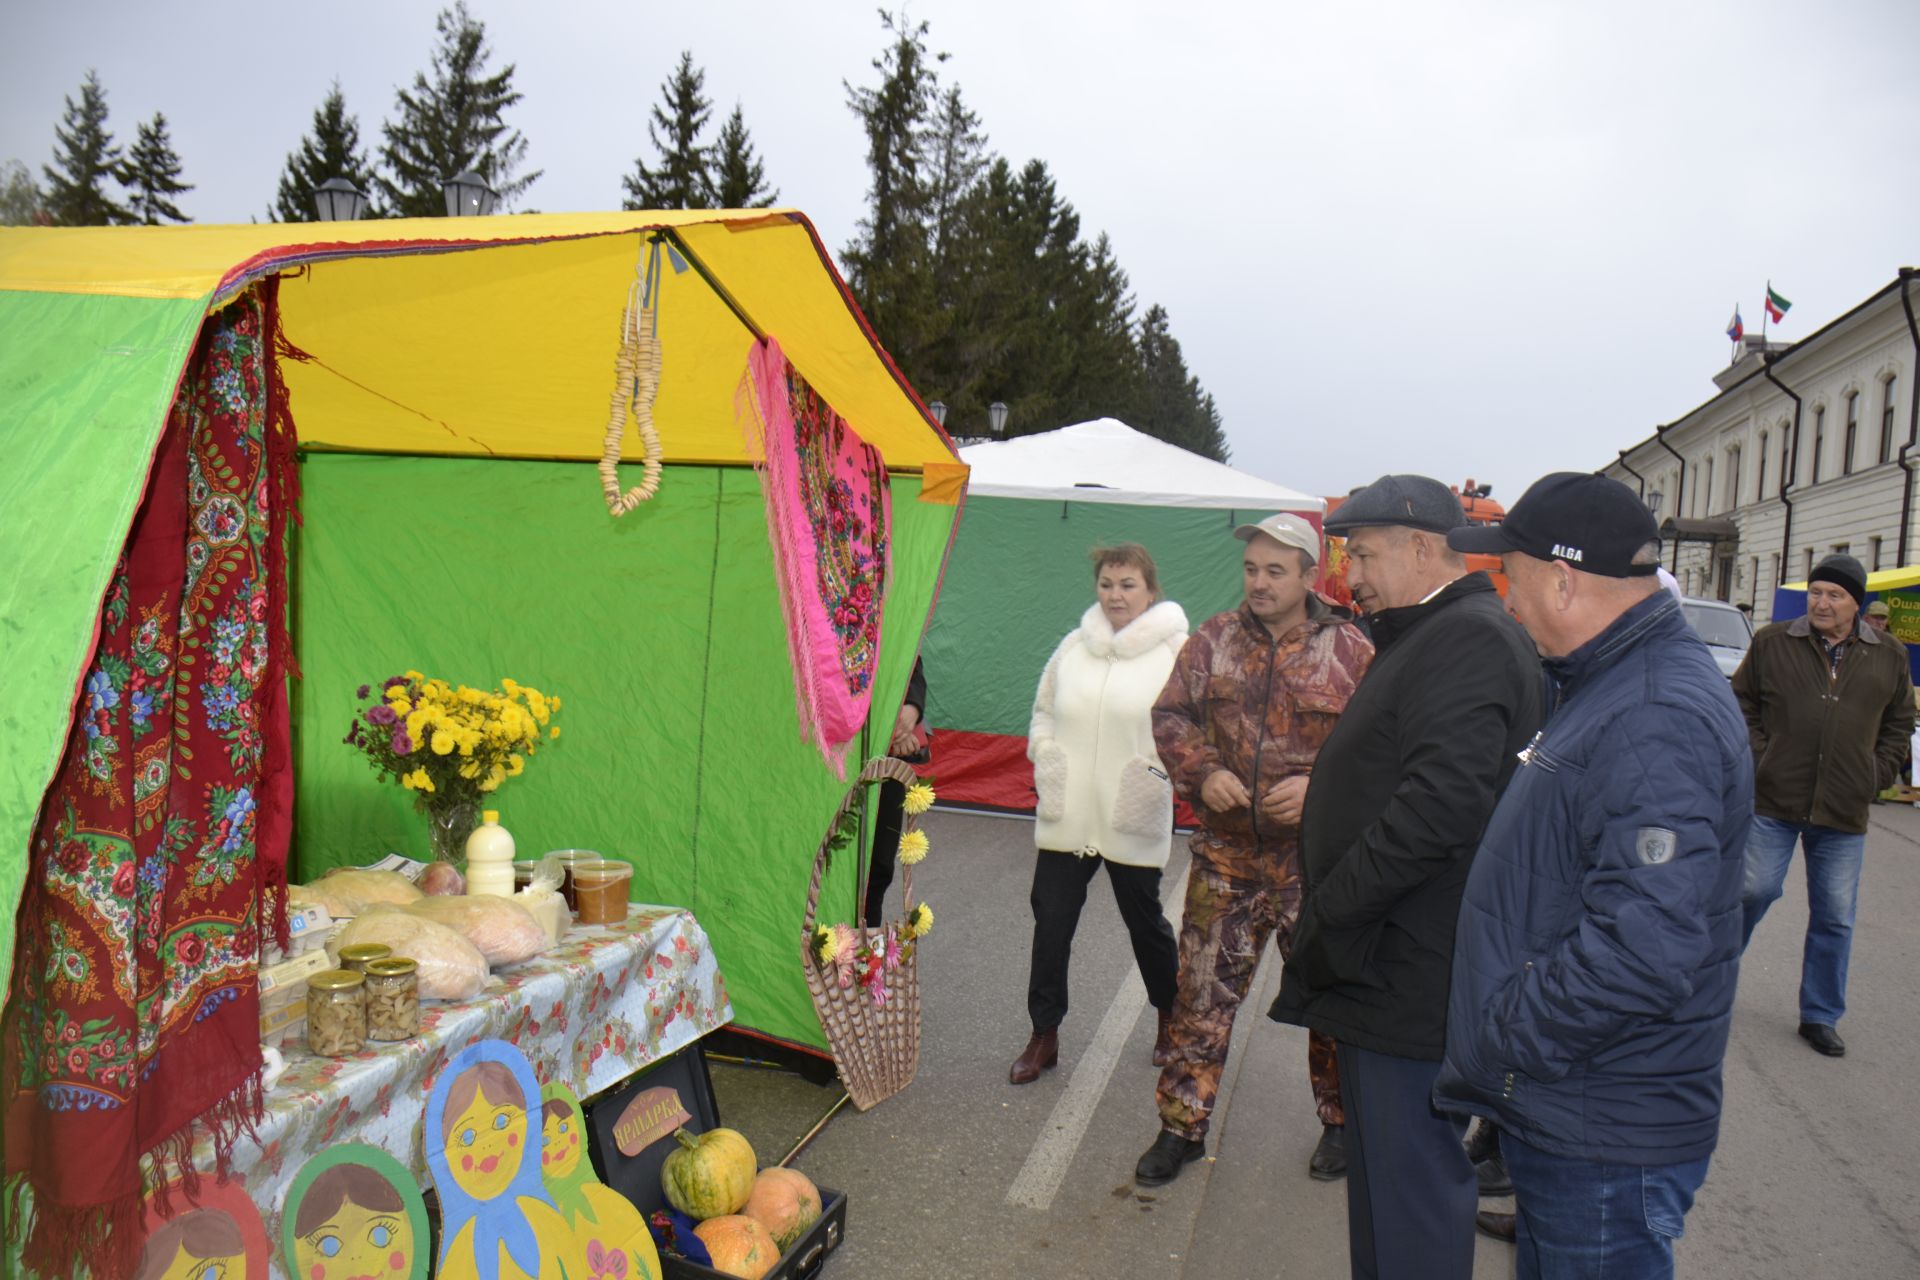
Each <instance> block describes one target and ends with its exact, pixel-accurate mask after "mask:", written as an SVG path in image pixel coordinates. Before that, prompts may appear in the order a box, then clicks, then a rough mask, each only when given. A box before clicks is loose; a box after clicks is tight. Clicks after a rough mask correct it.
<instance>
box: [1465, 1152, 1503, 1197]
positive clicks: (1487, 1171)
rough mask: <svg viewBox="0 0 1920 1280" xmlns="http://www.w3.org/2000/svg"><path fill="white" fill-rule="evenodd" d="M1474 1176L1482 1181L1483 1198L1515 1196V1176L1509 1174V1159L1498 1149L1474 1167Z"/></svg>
mask: <svg viewBox="0 0 1920 1280" xmlns="http://www.w3.org/2000/svg"><path fill="white" fill-rule="evenodd" d="M1473 1176H1474V1177H1476V1178H1478V1179H1479V1180H1480V1194H1481V1195H1482V1196H1510V1195H1512V1194H1513V1175H1512V1174H1510V1173H1508V1172H1507V1158H1506V1157H1505V1156H1503V1155H1501V1154H1500V1149H1499V1148H1498V1147H1495V1148H1494V1151H1493V1154H1492V1155H1490V1156H1488V1157H1487V1158H1486V1159H1485V1160H1482V1161H1481V1162H1480V1163H1479V1164H1477V1165H1475V1166H1473Z"/></svg>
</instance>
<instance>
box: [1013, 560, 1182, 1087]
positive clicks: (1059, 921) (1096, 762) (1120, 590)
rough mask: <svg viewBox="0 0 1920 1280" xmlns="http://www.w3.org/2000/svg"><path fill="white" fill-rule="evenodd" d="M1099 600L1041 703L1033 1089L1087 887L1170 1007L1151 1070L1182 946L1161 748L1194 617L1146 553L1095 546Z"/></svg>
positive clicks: (1055, 1044)
mask: <svg viewBox="0 0 1920 1280" xmlns="http://www.w3.org/2000/svg"><path fill="white" fill-rule="evenodd" d="M1092 558H1093V565H1094V590H1095V597H1096V598H1095V600H1094V603H1093V605H1092V606H1091V607H1090V608H1089V609H1088V610H1087V612H1086V615H1085V616H1084V617H1082V618H1081V619H1080V625H1079V626H1078V627H1077V628H1075V629H1074V630H1073V631H1072V632H1071V633H1070V634H1069V635H1068V636H1067V638H1066V639H1064V640H1062V641H1061V642H1060V647H1059V648H1057V649H1055V650H1054V652H1053V657H1052V658H1050V659H1049V660H1048V661H1047V669H1046V671H1045V673H1043V674H1042V675H1041V677H1040V689H1039V691H1038V693H1036V694H1035V695H1034V700H1033V724H1032V727H1031V728H1030V729H1029V730H1028V733H1027V755H1028V756H1029V758H1031V759H1032V761H1033V785H1034V790H1035V791H1036V792H1037V793H1038V795H1039V805H1038V807H1037V809H1036V812H1035V816H1036V818H1037V821H1036V822H1035V824H1034V843H1035V844H1037V845H1038V846H1039V854H1038V856H1037V857H1036V859H1035V861H1034V867H1033V893H1032V903H1033V968H1032V971H1031V975H1030V976H1029V978H1028V980H1027V1012H1028V1015H1029V1016H1030V1017H1031V1018H1032V1020H1033V1038H1032V1039H1031V1040H1029V1041H1028V1042H1027V1047H1026V1048H1025V1049H1024V1050H1023V1051H1022V1052H1021V1054H1020V1056H1019V1057H1018V1058H1016V1059H1015V1060H1014V1063H1013V1067H1012V1069H1011V1070H1009V1071H1008V1073H1007V1079H1008V1080H1009V1081H1011V1082H1012V1083H1014V1084H1027V1083H1029V1082H1031V1081H1033V1080H1035V1079H1038V1078H1039V1075H1040V1073H1041V1072H1042V1071H1045V1070H1047V1069H1049V1068H1051V1067H1052V1066H1053V1065H1054V1064H1055V1063H1057V1062H1058V1061H1059V1060H1060V1040H1059V1027H1060V1022H1061V1019H1063V1018H1064V1017H1066V1013H1067V961H1068V958H1069V956H1070V955H1071V954H1072V951H1073V933H1074V929H1075V927H1076V926H1077V925H1078V924H1079V922H1080V908H1081V907H1082V906H1083V905H1085V903H1086V900H1087V882H1088V881H1090V880H1092V879H1093V877H1094V874H1095V873H1096V872H1098V871H1099V870H1100V868H1101V867H1103V866H1104V867H1105V868H1106V869H1107V878H1108V880H1109V881H1110V882H1111V883H1112V885H1113V897H1114V901H1115V902H1116V903H1117V904H1118V905H1119V907H1120V918H1121V919H1122V920H1123V921H1125V922H1126V926H1127V932H1128V934H1129V935H1131V937H1132V939H1133V956H1134V959H1135V960H1136V961H1137V962H1138V963H1139V965H1140V976H1141V978H1142V979H1144V980H1145V982H1146V986H1147V998H1148V999H1149V1000H1151V1001H1152V1002H1153V1006H1154V1008H1156V1009H1158V1010H1159V1011H1160V1035H1159V1038H1158V1039H1157V1040H1156V1041H1155V1044H1154V1062H1155V1063H1156V1064H1160V1063H1161V1061H1162V1059H1163V1057H1164V1056H1165V1053H1166V1043H1165V1042H1166V1030H1167V1014H1168V1012H1169V1011H1170V1010H1171V1009H1172V1008H1173V996H1174V978H1175V973H1176V970H1177V969H1178V967H1179V957H1180V950H1179V946H1178V944H1177V943H1176V942H1175V940H1174V934H1173V927H1172V926H1171V925H1170V924H1168V923H1167V917H1166V915H1165V913H1164V912H1162V911H1161V909H1160V873H1161V871H1162V870H1164V869H1165V867H1166V865H1167V851H1168V846H1169V844H1170V841H1171V838H1172V834H1173V787H1172V785H1171V783H1169V781H1168V780H1167V771H1166V770H1165V769H1164V768H1162V767H1161V764H1160V757H1159V755H1158V753H1157V752H1156V751H1155V749H1154V745H1153V704H1154V700H1155V699H1156V698H1158V697H1159V696H1160V690H1161V687H1162V686H1164V685H1165V684H1166V682H1167V676H1168V675H1169V674H1170V673H1171V672H1172V671H1173V659H1174V655H1175V654H1177V653H1179V652H1180V646H1181V645H1183V644H1185V643H1186V640H1187V615H1186V614H1185V613H1183V612H1182V611H1181V609H1180V606H1179V605H1177V604H1175V603H1174V602H1173V601H1171V600H1162V599H1160V579H1159V574H1158V572H1157V571H1156V570H1155V568H1154V564H1153V557H1152V556H1150V555H1148V554H1147V550H1146V548H1145V547H1142V546H1139V545H1138V544H1136V543H1130V542H1129V543H1122V544H1120V545H1119V546H1115V547H1097V548H1095V549H1094V551H1093V556H1092Z"/></svg>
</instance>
